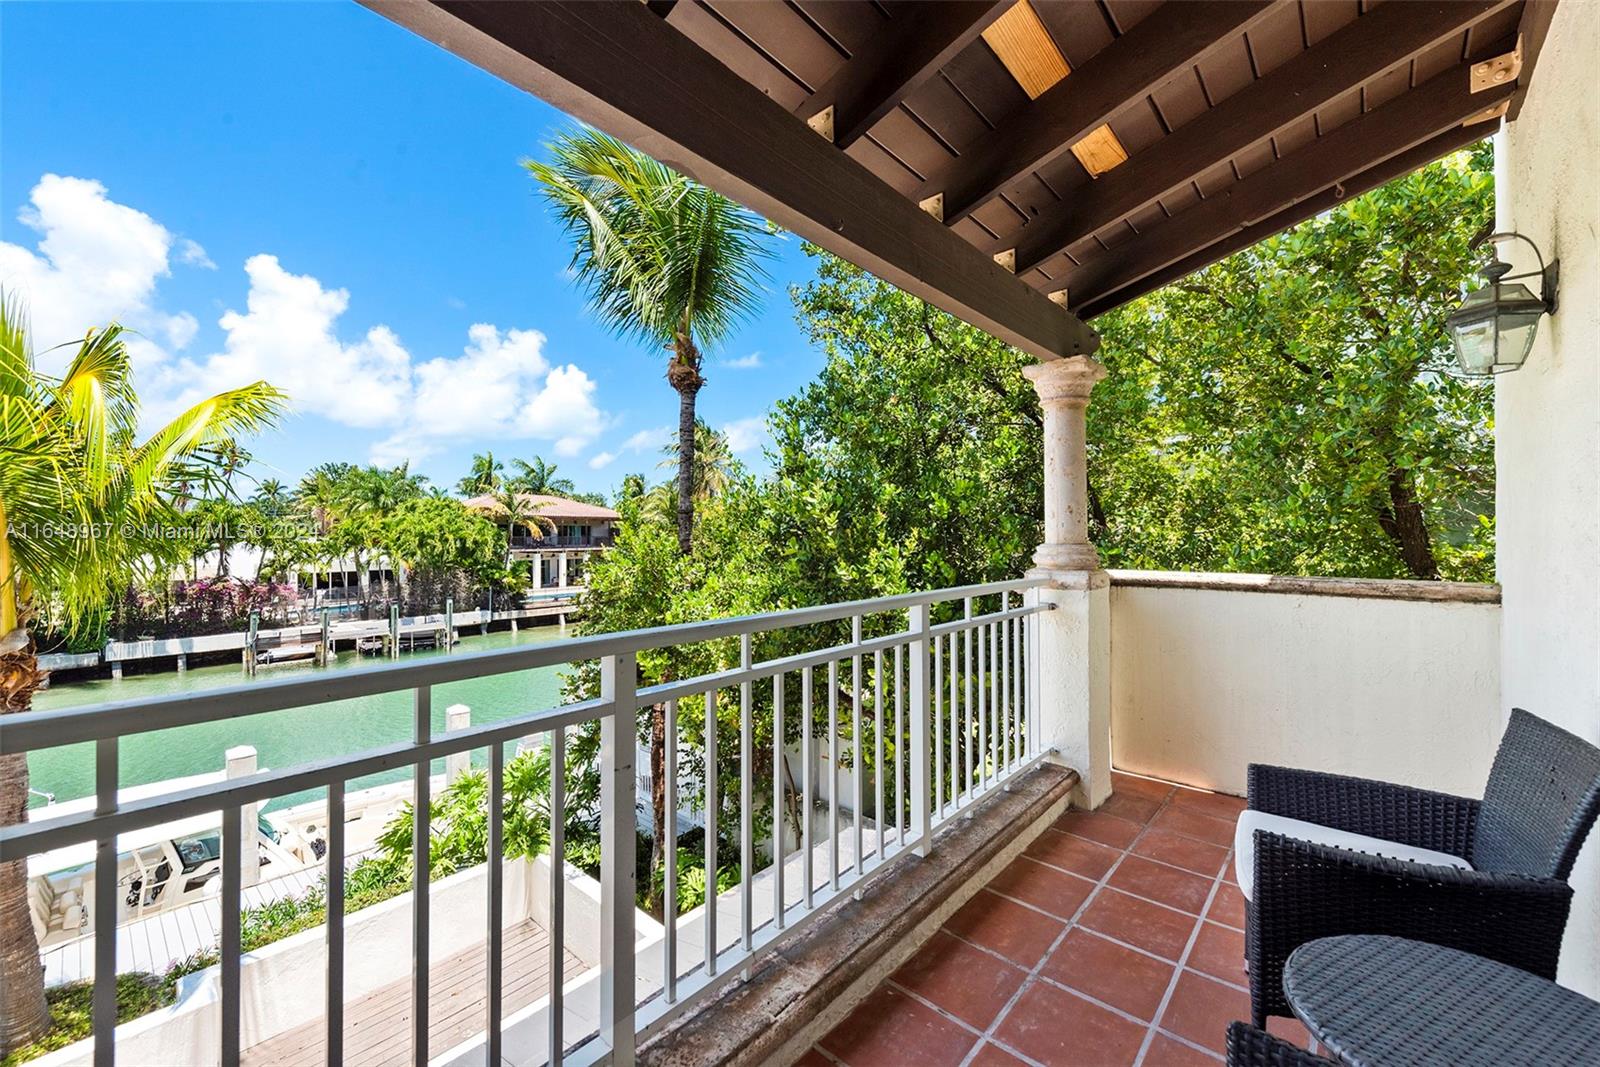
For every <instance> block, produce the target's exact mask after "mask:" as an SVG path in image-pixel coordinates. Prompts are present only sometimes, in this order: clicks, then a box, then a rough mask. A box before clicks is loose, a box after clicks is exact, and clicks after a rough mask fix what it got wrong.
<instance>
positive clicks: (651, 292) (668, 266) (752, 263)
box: [525, 130, 768, 345]
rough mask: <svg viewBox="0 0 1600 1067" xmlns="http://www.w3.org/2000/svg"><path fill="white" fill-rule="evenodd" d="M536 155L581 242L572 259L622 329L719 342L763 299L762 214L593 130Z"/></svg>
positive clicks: (545, 183) (600, 309) (549, 193)
mask: <svg viewBox="0 0 1600 1067" xmlns="http://www.w3.org/2000/svg"><path fill="white" fill-rule="evenodd" d="M549 148H550V156H551V161H550V162H548V163H543V162H533V161H529V162H527V163H526V164H525V166H526V167H527V168H528V170H529V172H530V173H531V174H532V175H533V176H534V178H535V179H537V180H538V181H539V183H540V185H541V187H542V191H543V192H544V195H545V198H546V200H547V201H548V202H549V203H550V205H551V207H552V209H553V210H554V213H555V216H556V220H557V222H558V223H559V224H560V225H561V227H562V228H563V229H564V230H565V231H566V232H567V235H568V237H569V238H570V239H571V240H572V243H573V258H572V263H571V267H572V270H573V272H574V275H575V276H576V278H577V281H578V284H579V285H580V286H581V287H582V288H583V289H584V291H585V292H586V294H587V295H588V297H589V301H590V304H591V306H592V308H593V310H594V312H595V314H596V315H597V316H598V317H599V318H600V320H601V321H602V322H604V323H605V324H606V325H607V326H608V327H609V328H610V329H611V330H612V331H613V332H615V333H617V334H618V335H619V336H624V337H635V338H638V339H640V340H643V341H647V342H655V343H659V344H662V345H671V344H672V343H673V340H674V338H675V337H676V336H677V335H678V334H679V333H686V334H688V335H689V336H690V337H692V338H693V339H695V340H696V341H697V342H703V343H705V344H708V345H715V344H717V343H718V342H720V341H722V340H724V339H725V338H726V337H727V336H728V335H729V334H731V333H732V332H733V330H734V329H735V328H736V327H737V325H738V324H739V323H740V322H741V321H743V320H744V319H745V318H746V317H747V316H748V315H749V314H751V313H752V312H753V311H754V309H755V308H756V306H757V305H758V303H759V297H760V293H761V288H762V282H763V281H764V279H765V277H766V272H765V269H764V266H763V263H762V261H763V260H764V259H765V258H766V256H767V255H768V250H767V248H766V246H765V242H764V238H765V236H766V230H765V227H764V225H763V224H762V222H761V220H760V219H759V218H757V217H756V216H755V215H753V214H751V213H750V212H748V211H746V210H745V209H744V208H742V207H740V206H739V205H737V204H735V203H734V202H733V201H731V200H729V199H728V198H726V197H724V196H722V195H721V194H719V193H716V192H714V191H712V190H710V189H707V188H706V187H705V186H703V185H700V184H699V183H697V182H694V181H691V180H690V179H688V178H686V177H684V176H683V175H681V174H678V173H677V172H676V171H673V170H672V169H671V168H669V167H666V166H664V165H663V164H661V163H658V162H656V161H655V160H653V159H651V158H650V157H649V156H646V155H644V154H643V153H642V152H637V151H635V150H634V149H632V148H630V147H628V146H627V145H625V144H623V143H622V142H621V141H618V140H617V139H616V138H613V137H609V136H607V135H605V134H603V133H600V132H598V131H595V130H582V131H578V132H575V133H568V134H563V135H562V136H561V137H558V138H557V139H556V140H555V141H554V142H553V143H552V144H551V145H550V146H549Z"/></svg>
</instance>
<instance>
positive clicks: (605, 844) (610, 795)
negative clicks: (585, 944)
mask: <svg viewBox="0 0 1600 1067" xmlns="http://www.w3.org/2000/svg"><path fill="white" fill-rule="evenodd" d="M638 684H639V681H638V667H637V661H636V660H635V658H634V654H633V653H631V652H620V653H618V654H616V655H614V656H606V657H605V658H603V659H602V660H601V661H600V697H601V699H602V700H603V701H605V702H606V703H608V704H609V705H610V710H609V711H607V712H606V713H605V714H604V716H603V717H602V718H601V720H600V1039H601V1040H602V1041H604V1042H605V1043H606V1045H607V1046H608V1047H609V1048H610V1049H611V1062H612V1064H613V1065H614V1067H633V1059H634V1040H633V1038H634V1034H633V1013H634V980H633V974H634V971H633V968H634V920H633V917H634V911H635V903H634V901H635V899H636V896H637V881H638V875H637V872H636V869H635V867H634V853H635V848H636V841H637V836H636V835H637V834H638V827H637V819H636V817H635V815H636V813H635V810H634V805H635V803H636V796H635V790H636V783H635V781H634V749H635V746H636V745H637V744H638V732H639V723H638V718H637V716H638V710H639V708H638V698H637V695H636V694H637V687H638Z"/></svg>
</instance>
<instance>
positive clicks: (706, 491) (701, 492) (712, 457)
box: [656, 419, 738, 504]
mask: <svg viewBox="0 0 1600 1067" xmlns="http://www.w3.org/2000/svg"><path fill="white" fill-rule="evenodd" d="M681 451H682V449H681V448H680V446H679V443H678V442H676V441H673V442H670V443H668V444H667V446H666V447H665V448H663V449H662V450H661V454H662V455H663V456H665V457H666V458H665V459H663V460H662V461H661V462H660V463H658V464H656V466H658V467H676V466H678V465H679V464H680V463H681V459H680V457H679V453H680V452H681ZM692 462H693V464H694V479H693V486H694V499H695V503H697V504H698V503H704V502H705V501H707V500H715V499H716V498H717V497H719V496H721V495H722V494H723V493H725V492H727V491H728V486H730V485H732V484H733V478H734V474H735V471H736V470H737V468H738V460H736V459H734V458H733V451H732V450H731V449H730V448H729V447H728V437H727V435H726V434H724V433H721V432H719V431H717V430H713V429H712V428H711V426H710V425H709V424H708V423H706V421H705V420H704V419H696V420H695V423H694V459H693V461H692Z"/></svg>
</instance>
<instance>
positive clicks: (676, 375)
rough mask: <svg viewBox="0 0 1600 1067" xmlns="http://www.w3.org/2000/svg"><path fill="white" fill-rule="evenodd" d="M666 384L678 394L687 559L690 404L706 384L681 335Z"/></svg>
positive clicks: (682, 543) (681, 518)
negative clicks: (669, 384)
mask: <svg viewBox="0 0 1600 1067" xmlns="http://www.w3.org/2000/svg"><path fill="white" fill-rule="evenodd" d="M667 381H668V382H670V383H671V384H672V388H674V389H676V390H677V391H678V551H680V552H682V553H683V554H684V555H686V556H687V555H688V554H689V551H690V545H691V543H692V541H693V539H694V401H695V397H696V396H697V395H698V394H699V392H700V387H701V386H703V385H705V384H706V380H705V379H704V378H702V377H701V376H700V352H699V350H698V349H696V348H695V346H694V341H693V340H692V339H691V338H690V337H689V335H688V334H687V333H685V332H680V333H679V334H678V336H677V338H676V339H675V341H674V343H673V353H672V362H671V363H669V364H667Z"/></svg>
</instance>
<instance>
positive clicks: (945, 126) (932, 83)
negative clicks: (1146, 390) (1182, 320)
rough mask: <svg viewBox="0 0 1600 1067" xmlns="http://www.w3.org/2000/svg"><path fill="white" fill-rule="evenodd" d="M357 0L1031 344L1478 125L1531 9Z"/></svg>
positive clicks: (1489, 121)
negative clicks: (820, 148) (1012, 291)
mask: <svg viewBox="0 0 1600 1067" xmlns="http://www.w3.org/2000/svg"><path fill="white" fill-rule="evenodd" d="M368 2H369V3H370V4H371V6H373V7H375V8H376V9H378V10H379V11H381V12H383V13H384V14H386V15H388V16H389V17H390V18H393V19H395V20H396V21H398V22H401V23H402V24H405V25H408V26H410V27H411V28H413V29H415V30H417V32H419V33H422V34H424V35H425V36H428V37H430V38H432V39H434V40H436V41H438V42H439V43H440V44H442V45H444V46H445V47H447V48H450V49H451V50H453V51H456V52H458V53H459V54H461V55H463V56H464V57H465V58H467V59H469V60H470V61H472V62H475V63H478V64H479V65H481V66H484V67H486V68H488V69H490V70H493V71H495V72H496V73H498V74H500V75H501V76H502V77H506V78H507V79H508V80H511V81H513V82H514V83H516V84H520V85H522V86H523V87H525V88H528V89H530V90H531V91H534V92H536V93H539V94H540V95H541V96H545V97H546V98H547V99H550V100H551V101H552V102H553V103H555V104H556V105H557V106H563V107H566V108H567V110H569V111H571V112H573V113H574V114H577V115H578V116H579V117H581V118H583V119H585V120H586V121H590V122H593V123H595V124H596V125H599V126H602V127H604V128H608V129H610V130H611V131H612V132H614V133H617V134H618V135H619V136H622V137H624V138H625V139H628V140H630V141H632V142H633V143H635V144H637V145H638V146H639V147H640V148H642V149H644V150H645V151H649V152H652V154H655V155H658V156H659V157H660V158H663V159H664V160H665V161H667V162H670V163H674V164H675V165H680V166H681V167H682V168H683V169H685V170H687V171H688V172H689V173H691V174H693V175H694V176H695V177H698V178H700V179H701V180H702V181H705V182H707V183H708V184H711V185H713V186H715V187H718V188H720V189H721V190H722V191H723V192H726V193H728V194H729V195H731V196H734V197H736V198H738V199H742V200H744V201H745V202H747V203H750V204H751V206H752V207H754V208H756V209H757V210H761V211H764V212H765V213H767V214H768V215H769V216H771V217H773V218H774V219H775V220H776V221H778V222H779V223H781V224H783V225H787V226H791V227H792V228H795V229H796V230H797V231H798V232H800V233H801V234H802V235H803V236H806V237H808V238H809V239H812V240H816V241H818V242H819V243H821V244H824V245H826V246H828V247H830V248H832V249H833V250H835V251H838V252H840V253H841V254H844V255H846V256H847V257H848V258H852V259H855V260H856V261H857V262H859V263H861V264H862V265H863V266H865V267H867V268H868V269H872V270H874V271H877V272H878V273H880V274H883V275H884V276H885V277H887V278H888V279H889V280H891V281H894V282H896V283H897V284H901V285H902V286H903V287H906V288H909V289H911V290H912V291H914V292H917V293H918V295H922V296H924V297H925V298H927V299H930V300H931V301H932V302H934V303H937V304H939V305H940V306H942V307H944V308H946V310H951V311H953V312H955V313H956V314H959V315H962V316H963V317H966V318H968V319H969V320H970V321H974V322H976V323H977V324H978V325H980V326H983V327H985V328H986V329H990V330H992V331H993V332H995V333H997V334H998V335H1000V336H1002V337H1005V338H1006V339H1007V340H1010V341H1012V342H1013V343H1017V344H1020V345H1021V346H1022V347H1024V348H1026V349H1028V350H1030V351H1033V352H1034V353H1035V354H1037V355H1040V356H1045V357H1048V356H1050V355H1061V354H1069V353H1070V352H1071V351H1089V350H1092V349H1093V345H1094V338H1093V335H1092V331H1088V330H1085V329H1083V328H1082V327H1081V324H1078V323H1077V321H1076V319H1075V318H1074V316H1073V315H1068V314H1065V313H1064V312H1062V309H1063V308H1066V309H1069V310H1070V311H1071V312H1072V313H1074V314H1075V316H1077V317H1078V318H1083V319H1088V318H1092V317H1093V316H1095V315H1097V314H1100V313H1102V312H1104V311H1106V310H1109V309H1110V308H1113V307H1116V306H1118V305H1120V304H1122V303H1125V302H1127V301H1128V300H1131V299H1134V298H1135V297H1137V296H1139V295H1142V294H1143V293H1145V292H1148V291H1150V290H1151V289H1153V288H1156V287H1159V286H1160V285H1163V284H1166V283H1167V282H1169V281H1171V280H1173V279H1174V278H1177V277H1181V276H1182V275H1183V274H1186V273H1189V272H1190V271H1193V270H1196V269H1199V268H1200V267H1202V266H1204V265H1206V264H1207V263H1209V262H1213V261H1214V260H1216V259H1218V258H1221V257H1222V256H1224V255H1227V254H1229V253H1230V252H1233V251H1235V250H1237V249H1239V248H1242V247H1245V246H1246V245H1248V244H1250V243H1253V242H1254V241H1258V240H1261V239H1263V238H1265V237H1267V236H1270V235H1271V234H1272V233H1275V232H1278V231H1280V230H1282V229H1284V228H1286V227H1288V226H1291V225H1293V224H1294V223H1296V222H1299V221H1301V220H1303V219H1305V218H1307V217H1309V216H1311V215H1312V214H1315V213H1316V212H1319V211H1323V210H1326V209H1327V208H1328V207H1331V206H1333V205H1334V204H1336V203H1338V202H1339V200H1340V199H1342V198H1344V197H1348V196H1352V195H1356V194H1358V193H1360V192H1363V191H1365V190H1366V189H1369V188H1372V187H1374V186H1375V185H1377V184H1380V183H1381V182H1383V181H1386V180H1389V179H1390V178H1392V177H1395V176H1397V175H1399V174H1404V173H1406V172H1408V171H1409V170H1412V169H1415V168H1416V167H1418V166H1421V165H1423V164H1424V163H1426V162H1428V161H1429V160H1431V159H1434V158H1437V157H1439V156H1441V155H1444V154H1447V153H1448V152H1451V151H1453V150H1455V149H1457V148H1460V147H1462V146H1463V145H1466V144H1469V143H1471V142H1472V141H1475V140H1477V139H1479V138H1481V137H1484V136H1487V135H1488V134H1490V133H1492V132H1493V131H1494V129H1495V128H1496V125H1497V120H1498V117H1499V112H1500V111H1502V110H1503V109H1505V108H1507V107H1509V108H1511V109H1512V114H1513V115H1514V113H1515V108H1516V106H1517V105H1518V104H1519V103H1520V97H1521V95H1522V93H1523V92H1525V89H1526V86H1527V84H1528V79H1529V77H1530V75H1531V73H1532V70H1533V65H1534V60H1535V59H1536V58H1537V54H1538V49H1539V46H1540V44H1541V43H1542V41H1543V38H1544V34H1545V32H1546V30H1547V28H1548V25H1549V18H1550V15H1551V13H1552V11H1553V8H1554V0H1448V2H1445V0H1385V2H1382V3H1378V2H1374V0H1229V2H1200V0H1167V2H1165V3H1162V2H1159V0H1015V2H1014V0H1003V2H998V3H996V2H992V0H880V2H865V0H677V2H672V0H653V2H651V3H649V4H647V5H641V4H638V3H634V2H628V0H621V2H616V3H612V4H601V5H593V4H590V5H585V4H582V3H559V2H558V3H536V4H529V5H518V4H496V3H484V2H481V0H368ZM646 14H648V15H649V17H650V19H651V20H654V24H653V26H652V25H646V24H645V20H644V19H643V17H642V16H644V15H646ZM590 38H593V39H592V40H591V39H590ZM685 46H688V47H685ZM669 60H670V61H669ZM1516 64H1520V68H1518V66H1516ZM596 67H604V68H606V69H602V70H596V69H594V68H596ZM730 72H731V74H732V75H734V76H735V78H736V81H734V80H730V79H728V77H727V74H728V73H730ZM739 83H742V87H741V85H740V84H739ZM675 94H676V95H675ZM697 94H698V95H697ZM666 96H674V97H675V99H676V101H677V106H676V109H675V110H673V109H671V105H670V104H669V103H668V102H667V100H666V99H664V97H666ZM763 98H764V99H763ZM658 99H660V103H658V102H657V101H658ZM774 104H776V105H778V106H777V107H774V106H773V105H774ZM779 108H781V109H782V114H780V113H779ZM682 112H692V113H693V114H692V115H687V116H682V117H680V113H682ZM786 123H787V125H786ZM791 127H792V128H791ZM801 133H804V134H805V135H807V137H808V138H809V139H810V141H815V142H816V143H818V144H821V145H823V146H824V147H825V148H826V152H825V153H819V152H818V151H817V149H816V147H815V145H814V144H812V143H810V141H808V140H805V139H801V137H800V134H801ZM719 134H721V135H722V138H721V140H722V141H726V142H729V143H730V144H731V147H729V146H725V145H724V144H722V143H721V142H720V141H719V140H718V139H717V138H718V135H719ZM841 157H842V158H841ZM851 161H853V164H858V165H859V166H855V165H852V162H851ZM785 167H787V168H789V169H790V170H796V171H799V172H801V174H800V175H798V176H797V175H786V174H784V173H781V171H782V170H783V168H785ZM863 168H864V172H865V173H863ZM804 177H809V178H810V179H812V184H811V185H806V186H802V185H800V184H797V183H799V182H800V181H801V180H802V178H804ZM829 188H831V189H832V190H833V193H834V196H835V197H836V199H837V203H831V204H830V203H829V202H828V193H827V190H828V189H829ZM907 208H911V209H914V212H908V211H907V210H906V209H907ZM880 231H881V232H880ZM935 231H942V232H935ZM952 235H953V236H954V237H957V238H959V239H960V240H959V242H956V243H951V242H950V241H949V237H950V236H952ZM1008 271H1009V272H1014V275H1015V276H1014V277H1001V276H1000V275H1001V274H1002V273H1003V272H1008ZM1006 286H1010V287H1011V288H1013V289H1017V290H1026V291H1027V292H1030V293H1036V294H1039V295H1041V296H1044V297H1047V298H1048V299H1049V300H1050V301H1052V303H1051V304H1048V305H1046V304H1045V303H1044V302H1043V301H1040V302H1038V303H1034V302H1032V300H1031V299H1030V298H1028V297H1026V296H1015V295H1011V294H1009V293H1007V292H1006V291H1005V287H1006ZM1052 312H1053V313H1054V314H1056V315H1058V316H1059V317H1060V318H1061V319H1064V320H1069V321H1068V322H1067V324H1066V325H1065V326H1058V325H1056V324H1055V323H1054V322H1053V321H1052V319H1051V317H1050V316H1051V313H1052Z"/></svg>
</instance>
